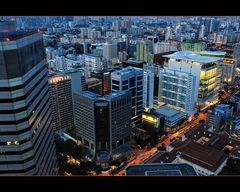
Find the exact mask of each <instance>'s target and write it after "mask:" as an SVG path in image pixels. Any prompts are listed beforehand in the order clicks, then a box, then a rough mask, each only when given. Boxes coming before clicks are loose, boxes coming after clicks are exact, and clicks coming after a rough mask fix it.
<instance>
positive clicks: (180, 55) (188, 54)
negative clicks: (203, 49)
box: [163, 51, 221, 63]
mask: <svg viewBox="0 0 240 192" xmlns="http://www.w3.org/2000/svg"><path fill="white" fill-rule="evenodd" d="M163 57H166V58H174V59H180V60H188V61H193V62H199V63H211V62H216V61H219V60H221V58H219V57H212V56H210V57H207V56H201V55H200V54H199V53H198V52H193V51H178V52H175V53H173V54H170V55H164V56H163Z"/></svg>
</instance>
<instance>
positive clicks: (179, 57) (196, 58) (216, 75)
mask: <svg viewBox="0 0 240 192" xmlns="http://www.w3.org/2000/svg"><path fill="white" fill-rule="evenodd" d="M213 54H214V55H216V54H217V55H218V53H216V52H211V51H202V52H198V53H197V52H193V51H179V52H175V53H173V54H170V55H165V56H164V57H165V58H166V60H165V64H164V68H166V69H172V70H177V71H180V72H186V73H190V74H191V75H193V76H195V78H196V81H195V84H194V86H193V87H194V88H195V90H194V101H195V102H196V106H197V107H199V108H200V109H203V108H204V107H206V106H209V105H212V104H215V103H217V99H218V91H219V89H220V77H221V73H220V71H219V63H220V61H221V60H222V58H220V57H216V56H215V57H213V56H212V55H213ZM219 54H222V52H221V53H219Z"/></svg>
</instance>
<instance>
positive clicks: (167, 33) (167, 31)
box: [165, 27, 172, 40]
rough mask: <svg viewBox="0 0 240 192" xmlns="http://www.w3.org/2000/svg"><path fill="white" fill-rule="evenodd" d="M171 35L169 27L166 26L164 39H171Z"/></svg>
mask: <svg viewBox="0 0 240 192" xmlns="http://www.w3.org/2000/svg"><path fill="white" fill-rule="evenodd" d="M171 37H172V30H171V27H167V28H166V32H165V40H168V39H171Z"/></svg>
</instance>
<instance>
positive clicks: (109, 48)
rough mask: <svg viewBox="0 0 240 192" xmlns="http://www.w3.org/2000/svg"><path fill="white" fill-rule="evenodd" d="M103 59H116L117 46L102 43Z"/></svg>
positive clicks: (115, 44)
mask: <svg viewBox="0 0 240 192" xmlns="http://www.w3.org/2000/svg"><path fill="white" fill-rule="evenodd" d="M103 57H105V58H107V59H114V58H118V46H117V43H109V42H107V43H104V44H103Z"/></svg>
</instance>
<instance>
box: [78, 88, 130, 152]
mask: <svg viewBox="0 0 240 192" xmlns="http://www.w3.org/2000/svg"><path fill="white" fill-rule="evenodd" d="M74 101H75V105H74V107H75V119H76V135H77V138H78V139H79V140H80V141H81V142H82V143H83V144H84V145H85V146H86V147H88V148H89V149H90V151H91V153H92V154H96V153H98V152H101V151H107V152H108V153H110V154H111V155H112V154H113V153H114V150H115V149H117V148H118V147H120V146H122V145H123V144H128V143H129V141H130V133H131V93H129V92H128V93H127V92H125V91H118V92H116V93H111V94H109V95H105V96H103V97H101V96H100V95H98V94H95V93H92V92H89V91H84V92H83V93H82V94H81V95H79V94H74Z"/></svg>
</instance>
